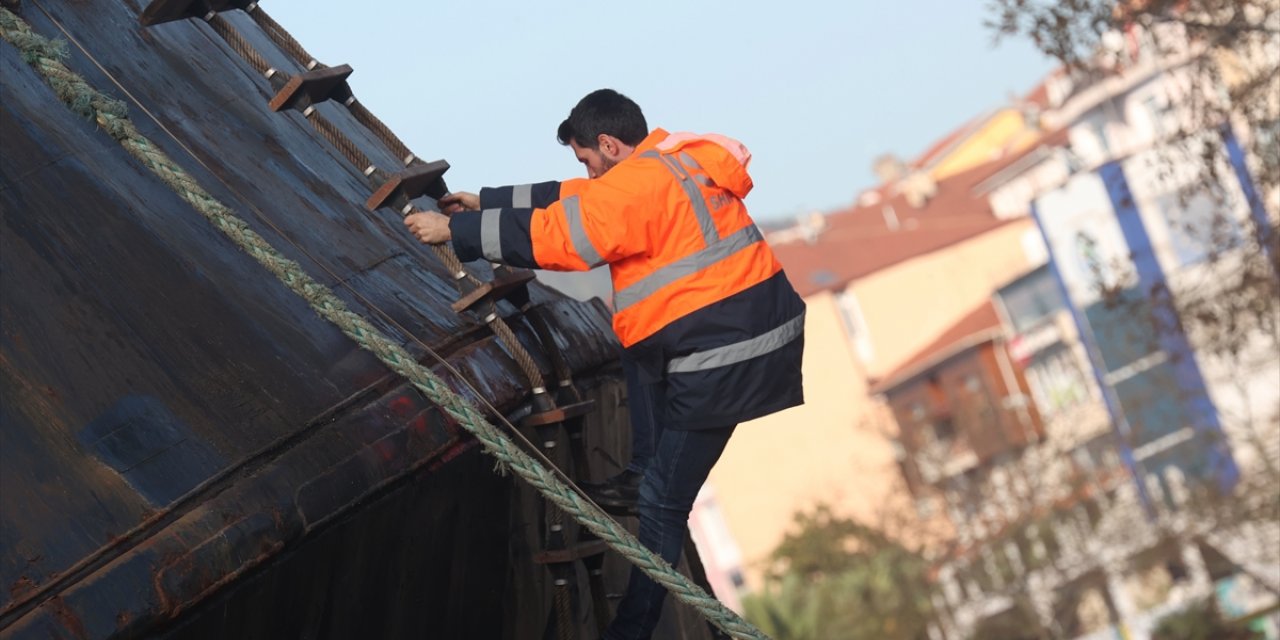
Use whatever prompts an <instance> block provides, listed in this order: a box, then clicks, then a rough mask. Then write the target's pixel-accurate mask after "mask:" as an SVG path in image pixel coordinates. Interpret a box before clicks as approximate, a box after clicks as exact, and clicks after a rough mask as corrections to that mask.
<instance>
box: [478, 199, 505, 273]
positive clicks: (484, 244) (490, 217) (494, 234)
mask: <svg viewBox="0 0 1280 640" xmlns="http://www.w3.org/2000/svg"><path fill="white" fill-rule="evenodd" d="M501 216H502V210H501V209H485V210H484V211H481V212H480V253H483V254H484V257H486V258H488V259H490V260H493V261H495V262H501V261H502V227H501V225H500V221H501Z"/></svg>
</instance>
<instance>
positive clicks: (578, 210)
mask: <svg viewBox="0 0 1280 640" xmlns="http://www.w3.org/2000/svg"><path fill="white" fill-rule="evenodd" d="M563 202H564V217H565V220H566V221H567V222H568V223H569V239H570V240H571V241H572V242H573V250H574V251H577V252H578V257H580V258H582V261H583V262H585V263H587V266H588V267H598V266H600V265H602V264H604V258H601V257H600V252H599V251H596V247H595V245H593V244H591V238H588V237H587V228H586V227H585V226H583V225H582V204H581V203H580V202H579V201H578V196H569V197H568V198H565V199H564V200H563Z"/></svg>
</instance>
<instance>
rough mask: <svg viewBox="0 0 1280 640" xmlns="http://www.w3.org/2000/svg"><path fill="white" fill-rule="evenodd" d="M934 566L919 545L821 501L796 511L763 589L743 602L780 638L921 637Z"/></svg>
mask: <svg viewBox="0 0 1280 640" xmlns="http://www.w3.org/2000/svg"><path fill="white" fill-rule="evenodd" d="M927 572H928V564H927V562H926V561H925V559H924V558H923V557H922V556H921V555H920V554H919V553H918V552H915V551H912V550H910V549H908V548H906V547H904V546H903V545H901V544H899V543H897V542H894V541H893V540H891V539H890V538H889V537H888V536H887V535H885V534H884V533H883V532H881V531H878V530H876V529H874V528H872V527H868V526H865V525H862V524H859V523H857V522H854V521H853V520H852V519H849V518H844V517H838V516H836V515H835V514H833V513H832V512H831V509H830V508H829V507H827V506H825V505H819V506H817V507H815V508H814V509H813V510H811V511H808V512H802V513H799V514H797V515H796V517H795V522H794V525H793V530H792V531H791V532H790V533H788V534H787V535H786V537H785V538H784V539H783V541H782V543H781V544H779V545H778V548H777V549H775V550H774V552H773V553H772V554H771V555H770V561H769V567H768V570H767V572H766V585H765V588H764V590H763V591H762V592H761V593H759V594H755V595H753V596H749V597H748V598H747V600H746V601H745V602H744V607H745V609H746V615H747V618H748V619H749V620H751V622H753V623H754V624H756V625H758V626H759V627H760V628H761V629H762V630H763V631H765V632H766V633H768V634H770V635H771V636H773V637H774V638H777V639H778V640H864V639H865V640H872V639H875V640H921V639H923V638H925V637H927V636H926V628H927V625H928V622H929V620H930V619H931V612H930V605H929V594H930V587H929V582H928V579H927V578H928V575H927Z"/></svg>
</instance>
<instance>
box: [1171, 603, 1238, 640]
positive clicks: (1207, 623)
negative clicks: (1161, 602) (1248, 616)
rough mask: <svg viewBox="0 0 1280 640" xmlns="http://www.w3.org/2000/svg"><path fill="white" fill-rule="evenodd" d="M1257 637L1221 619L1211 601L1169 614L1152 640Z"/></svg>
mask: <svg viewBox="0 0 1280 640" xmlns="http://www.w3.org/2000/svg"><path fill="white" fill-rule="evenodd" d="M1261 637H1262V636H1261V634H1258V633H1255V632H1253V631H1250V630H1249V629H1247V628H1245V627H1244V626H1242V625H1240V624H1238V623H1234V622H1230V621H1227V620H1225V619H1223V617H1222V613H1221V612H1220V611H1219V610H1218V607H1217V606H1216V605H1215V604H1214V602H1213V600H1205V601H1201V602H1199V603H1196V604H1195V605H1193V606H1191V607H1188V608H1186V609H1183V610H1181V611H1178V612H1176V613H1171V614H1169V615H1167V616H1165V617H1163V618H1161V619H1160V622H1159V623H1158V624H1157V625H1156V628H1155V631H1153V632H1152V633H1151V638H1152V640H1258V639H1259V638H1261Z"/></svg>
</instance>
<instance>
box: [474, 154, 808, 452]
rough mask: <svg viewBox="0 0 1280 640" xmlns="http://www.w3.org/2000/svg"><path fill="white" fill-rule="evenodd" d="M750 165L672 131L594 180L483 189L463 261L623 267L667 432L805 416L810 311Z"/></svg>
mask: <svg viewBox="0 0 1280 640" xmlns="http://www.w3.org/2000/svg"><path fill="white" fill-rule="evenodd" d="M749 159H750V154H749V153H747V151H746V148H745V147H743V146H742V145H741V143H738V142H736V141H734V140H730V139H728V138H725V137H723V136H715V135H709V136H702V135H693V134H674V135H671V134H668V133H667V132H665V131H663V130H661V129H658V130H655V131H654V132H653V133H651V134H650V135H649V136H648V137H646V138H645V139H644V141H643V142H641V143H640V144H639V145H638V146H637V147H636V150H635V152H634V153H633V154H632V155H631V156H630V157H628V158H627V159H626V160H624V161H622V162H620V163H618V165H617V166H615V167H613V168H612V169H610V170H609V171H608V172H607V173H605V174H604V175H603V176H600V177H599V178H596V179H594V180H584V179H577V180H569V181H565V182H549V183H541V184H535V185H520V186H514V187H500V188H496V189H483V190H481V193H480V196H481V207H482V208H483V209H484V211H481V212H466V213H459V214H455V215H454V216H453V218H452V220H451V222H450V229H451V231H452V234H453V244H454V248H455V249H456V250H457V252H458V255H459V256H460V257H461V258H462V259H463V260H464V261H469V260H475V259H478V258H480V257H484V258H487V259H489V260H491V261H494V262H502V263H505V264H511V265H514V266H523V267H531V268H539V269H552V270H559V271H581V270H587V269H590V268H593V267H596V266H600V265H604V264H607V265H609V271H610V275H611V277H612V280H613V292H614V299H613V303H614V310H615V311H614V318H613V326H614V330H615V331H616V332H617V334H618V338H619V340H620V341H621V342H622V346H623V347H624V348H625V349H626V350H627V354H628V356H629V357H631V358H633V359H634V360H635V361H636V362H637V364H638V365H639V370H640V371H641V372H642V374H643V376H642V379H643V380H644V381H645V382H649V383H660V384H659V388H658V390H657V391H658V397H659V398H660V399H661V400H662V402H663V404H664V406H665V410H666V415H665V416H663V418H664V420H665V423H666V424H667V425H669V426H673V427H675V428H713V427H719V426H726V425H729V424H736V423H738V422H741V421H744V420H749V419H751V418H755V417H759V416H762V415H765V414H768V413H772V412H774V411H778V410H780V409H784V408H787V407H790V406H794V405H797V404H800V403H801V402H802V401H803V393H802V389H801V376H800V362H801V353H802V351H803V330H804V303H803V302H802V301H801V300H800V298H799V296H797V295H796V293H795V291H794V289H793V288H792V287H791V285H790V283H789V282H788V281H787V279H786V275H785V274H784V273H783V272H782V267H781V265H780V264H779V263H778V261H777V259H776V258H775V257H774V255H773V251H772V250H771V249H770V248H769V246H768V244H767V243H765V242H764V238H763V236H762V234H761V233H760V230H759V229H758V228H757V227H756V225H755V223H754V222H753V221H752V220H751V217H750V216H749V215H748V214H747V209H746V206H745V205H744V204H743V202H742V198H743V197H745V196H746V195H747V193H748V192H749V191H750V190H751V188H752V182H751V177H750V176H749V175H748V173H747V163H748V161H749Z"/></svg>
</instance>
